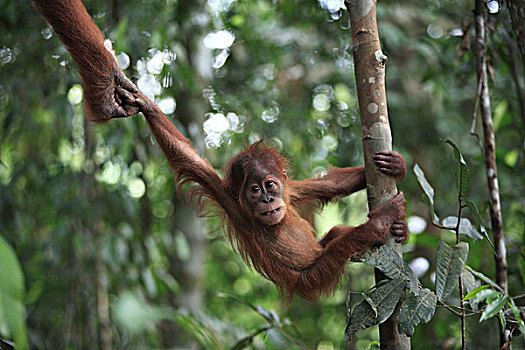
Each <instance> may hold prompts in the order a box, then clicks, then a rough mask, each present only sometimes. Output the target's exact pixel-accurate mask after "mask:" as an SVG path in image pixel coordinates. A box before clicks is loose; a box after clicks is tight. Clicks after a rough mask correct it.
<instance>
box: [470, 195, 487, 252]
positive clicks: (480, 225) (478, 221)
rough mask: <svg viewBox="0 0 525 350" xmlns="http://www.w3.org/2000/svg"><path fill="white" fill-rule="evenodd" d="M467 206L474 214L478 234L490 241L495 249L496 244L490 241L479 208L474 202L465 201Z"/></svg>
mask: <svg viewBox="0 0 525 350" xmlns="http://www.w3.org/2000/svg"><path fill="white" fill-rule="evenodd" d="M465 204H466V205H467V207H468V208H469V210H470V212H471V213H472V216H473V217H474V225H475V226H476V229H477V230H478V232H481V233H482V234H483V235H484V236H485V238H486V239H487V241H489V243H490V245H491V246H492V248H494V244H492V240H491V239H490V237H489V235H488V233H487V229H486V228H485V224H484V223H483V218H482V217H481V214H480V213H479V210H478V207H477V206H476V204H475V203H474V202H471V201H469V200H465Z"/></svg>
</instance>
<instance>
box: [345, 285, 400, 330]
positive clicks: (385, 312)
mask: <svg viewBox="0 0 525 350" xmlns="http://www.w3.org/2000/svg"><path fill="white" fill-rule="evenodd" d="M405 285H406V282H405V280H404V279H401V278H396V279H393V280H391V281H389V282H387V283H385V284H383V285H381V286H379V287H377V288H376V289H375V290H374V291H372V292H369V293H365V294H364V295H365V300H363V301H362V302H361V303H360V304H359V305H357V306H356V307H355V308H354V310H353V311H352V313H351V314H350V316H349V320H348V325H347V326H346V331H345V334H346V336H347V337H348V338H349V337H351V336H352V335H353V334H355V333H356V332H358V331H360V330H363V329H366V328H368V327H370V326H374V325H377V324H380V323H382V322H384V321H385V320H386V319H388V318H389V317H390V315H392V312H394V308H395V307H396V305H397V303H398V301H399V298H400V297H401V293H402V292H403V290H404V289H405Z"/></svg>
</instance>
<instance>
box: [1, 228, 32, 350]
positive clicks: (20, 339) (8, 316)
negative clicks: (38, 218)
mask: <svg viewBox="0 0 525 350" xmlns="http://www.w3.org/2000/svg"><path fill="white" fill-rule="evenodd" d="M24 290H25V287H24V275H23V273H22V269H21V267H20V264H19V262H18V259H17V257H16V255H15V253H14V251H13V249H12V248H11V247H10V246H9V244H8V243H7V242H6V241H5V240H4V239H3V238H2V237H1V236H0V316H3V319H2V320H0V321H3V322H4V325H5V326H7V332H8V334H5V335H6V336H8V337H12V338H13V339H14V342H15V344H16V348H17V349H27V348H28V343H27V330H26V323H25V307H24V295H25V291H24Z"/></svg>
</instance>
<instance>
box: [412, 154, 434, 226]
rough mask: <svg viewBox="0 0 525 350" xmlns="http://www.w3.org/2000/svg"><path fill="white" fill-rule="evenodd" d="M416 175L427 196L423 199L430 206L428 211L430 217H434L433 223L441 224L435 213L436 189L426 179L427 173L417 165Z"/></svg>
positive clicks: (415, 167) (415, 168) (415, 166)
mask: <svg viewBox="0 0 525 350" xmlns="http://www.w3.org/2000/svg"><path fill="white" fill-rule="evenodd" d="M413 171H414V174H415V175H416V179H417V181H418V182H419V185H420V186H421V188H422V189H423V192H424V193H425V196H424V197H423V198H422V200H423V202H425V203H426V204H427V206H428V209H429V210H430V216H431V217H432V222H434V223H436V224H437V223H439V217H438V216H437V214H436V212H435V211H434V188H433V187H432V186H431V185H430V183H429V182H428V180H427V178H426V177H425V173H424V172H423V170H422V169H421V168H420V167H419V165H418V164H417V163H416V164H415V165H414V168H413Z"/></svg>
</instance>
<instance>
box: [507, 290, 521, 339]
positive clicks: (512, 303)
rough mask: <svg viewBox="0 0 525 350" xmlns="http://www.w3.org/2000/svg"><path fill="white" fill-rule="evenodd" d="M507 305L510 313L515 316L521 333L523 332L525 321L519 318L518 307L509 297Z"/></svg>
mask: <svg viewBox="0 0 525 350" xmlns="http://www.w3.org/2000/svg"><path fill="white" fill-rule="evenodd" d="M509 306H510V309H511V310H512V313H513V314H514V317H516V320H517V322H518V327H519V328H520V331H521V334H525V322H524V321H523V319H522V318H521V315H520V311H519V309H518V307H517V306H516V303H514V300H513V299H512V298H511V299H509Z"/></svg>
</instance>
